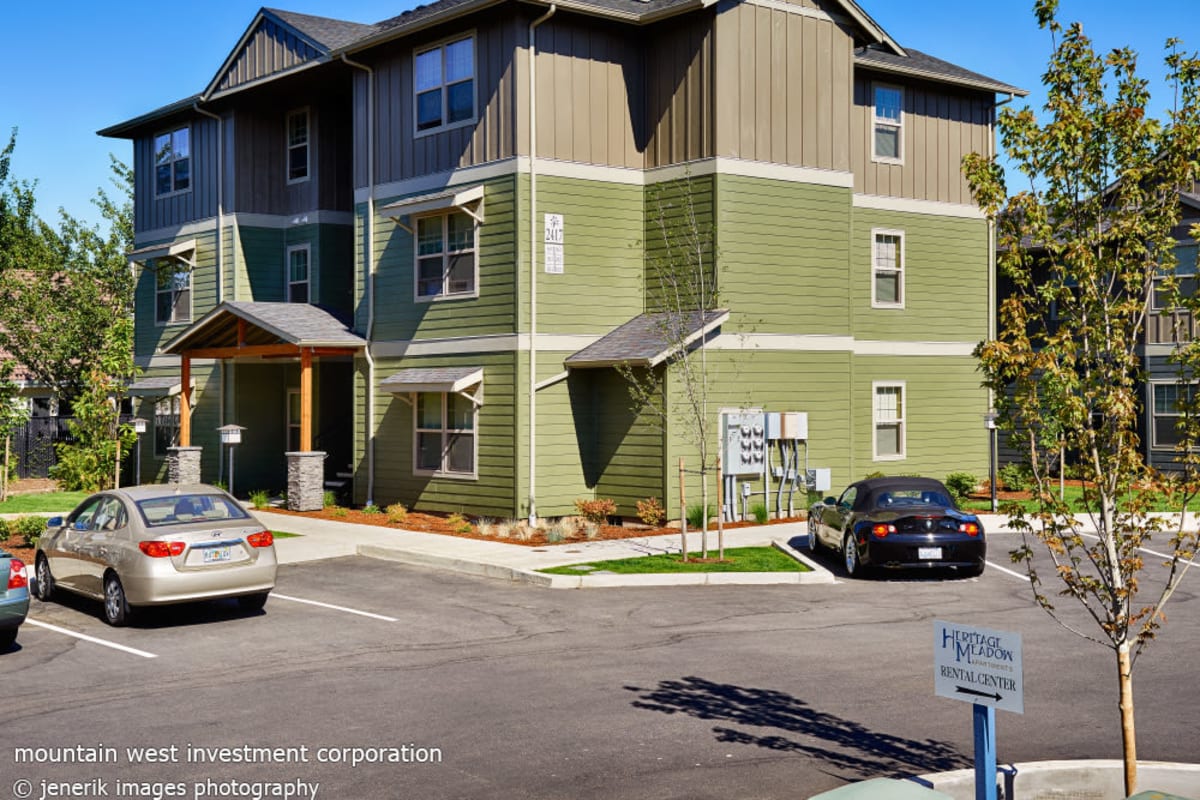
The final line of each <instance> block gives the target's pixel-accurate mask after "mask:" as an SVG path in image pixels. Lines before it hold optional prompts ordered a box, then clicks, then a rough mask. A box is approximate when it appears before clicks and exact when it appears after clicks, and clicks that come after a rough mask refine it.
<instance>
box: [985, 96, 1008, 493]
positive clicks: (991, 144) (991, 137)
mask: <svg viewBox="0 0 1200 800" xmlns="http://www.w3.org/2000/svg"><path fill="white" fill-rule="evenodd" d="M1015 97H1016V95H1014V94H1012V93H1011V92H1010V93H1009V95H1008V97H1007V98H1005V99H1004V100H1001V101H1000V102H998V103H993V104H992V119H991V122H990V123H989V125H988V161H989V162H991V161H994V160H995V159H996V109H998V108H999V107H1000V106H1003V105H1007V104H1008V103H1011V102H1012V101H1013V99H1014V98H1015ZM987 248H988V288H987V296H988V313H987V338H988V341H989V342H993V341H995V340H996V302H997V299H998V298H997V297H996V292H997V287H996V221H995V220H994V219H992V218H991V217H988V221H987ZM995 408H996V393H995V391H994V390H993V389H992V388H991V387H989V388H988V407H987V411H988V413H991V412H992V411H993V410H994V409H995ZM985 430H986V431H987V435H988V475H989V476H992V475H995V474H996V470H997V469H998V468H999V466H1000V465H999V463H997V462H999V460H1000V448H999V446H993V442H996V441H997V440H998V439H999V435H998V433H997V432H996V430H994V429H992V428H985ZM991 480H992V478H989V481H991ZM992 497H993V498H994V497H995V493H994V489H993V494H992ZM995 512H996V507H995V504H994V503H993V505H992V513H993V514H994V513H995Z"/></svg>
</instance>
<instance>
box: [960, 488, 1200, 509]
mask: <svg viewBox="0 0 1200 800" xmlns="http://www.w3.org/2000/svg"><path fill="white" fill-rule="evenodd" d="M1053 491H1054V495H1055V496H1056V497H1057V496H1058V484H1054V487H1053ZM1063 494H1064V497H1065V498H1066V500H1067V503H1068V504H1070V507H1071V508H1072V509H1074V510H1076V511H1083V510H1084V508H1083V506H1082V505H1081V502H1080V501H1081V500H1082V498H1083V488H1082V487H1080V486H1067V487H1065V492H1064V493H1063ZM1013 502H1016V503H1017V504H1018V505H1020V506H1021V507H1022V508H1024V509H1025V511H1026V512H1032V511H1037V501H1035V500H1033V499H1029V500H1016V501H1013V500H1001V501H1000V502H999V506H1000V513H1002V514H1003V513H1004V506H1005V505H1006V504H1008V503H1013ZM960 507H961V508H962V509H963V510H964V511H982V512H985V513H991V510H992V501H991V500H975V499H971V500H964V501H963V502H962V503H961V504H960ZM1151 510H1153V511H1176V512H1177V511H1179V508H1178V507H1175V508H1168V507H1167V504H1166V501H1165V500H1163V499H1162V498H1161V497H1156V498H1155V499H1154V504H1153V506H1152V508H1151ZM1188 510H1189V511H1200V499H1198V500H1193V501H1192V502H1191V503H1190V504H1189V505H1188Z"/></svg>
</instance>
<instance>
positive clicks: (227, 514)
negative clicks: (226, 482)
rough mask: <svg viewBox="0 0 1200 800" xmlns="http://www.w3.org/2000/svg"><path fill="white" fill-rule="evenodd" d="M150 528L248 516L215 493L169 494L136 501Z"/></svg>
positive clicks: (239, 507)
mask: <svg viewBox="0 0 1200 800" xmlns="http://www.w3.org/2000/svg"><path fill="white" fill-rule="evenodd" d="M137 507H138V511H140V512H142V518H143V519H144V520H146V524H147V525H149V526H150V527H151V528H157V527H160V526H163V525H186V524H188V523H192V522H208V521H210V520H211V521H217V520H227V519H249V518H250V515H249V514H247V513H246V512H245V511H243V510H242V507H241V506H239V505H238V504H237V503H235V502H233V501H232V500H230V499H229V498H228V497H224V496H222V495H219V494H173V495H168V496H166V497H152V498H149V499H146V500H138V501H137Z"/></svg>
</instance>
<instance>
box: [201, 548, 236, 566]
mask: <svg viewBox="0 0 1200 800" xmlns="http://www.w3.org/2000/svg"><path fill="white" fill-rule="evenodd" d="M203 552H204V563H205V564H217V563H219V562H221V561H228V560H229V559H230V557H231V555H230V552H229V548H228V547H209V548H206V549H205V550H204V551H203Z"/></svg>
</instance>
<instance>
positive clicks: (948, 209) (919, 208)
mask: <svg viewBox="0 0 1200 800" xmlns="http://www.w3.org/2000/svg"><path fill="white" fill-rule="evenodd" d="M853 204H854V207H855V208H869V209H873V210H875V211H900V212H903V213H906V214H930V215H933V216H938V217H961V218H963V219H987V215H986V214H984V213H983V211H982V210H980V208H979V207H978V206H971V205H963V204H961V203H942V202H939V201H937V200H913V199H910V198H907V197H884V196H882V195H877V194H856V195H854V200H853Z"/></svg>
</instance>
